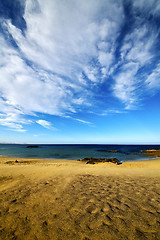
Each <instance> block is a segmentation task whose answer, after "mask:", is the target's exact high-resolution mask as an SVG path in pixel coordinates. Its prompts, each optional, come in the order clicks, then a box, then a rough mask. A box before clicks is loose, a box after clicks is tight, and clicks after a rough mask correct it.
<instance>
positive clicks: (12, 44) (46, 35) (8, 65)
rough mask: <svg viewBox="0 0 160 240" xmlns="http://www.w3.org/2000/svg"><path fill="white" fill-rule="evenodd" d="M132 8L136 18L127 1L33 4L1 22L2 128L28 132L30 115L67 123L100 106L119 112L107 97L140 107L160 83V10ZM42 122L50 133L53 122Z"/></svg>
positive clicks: (149, 5)
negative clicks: (159, 20) (159, 48)
mask: <svg viewBox="0 0 160 240" xmlns="http://www.w3.org/2000/svg"><path fill="white" fill-rule="evenodd" d="M128 3H129V5H130V15H129V16H127V15H126V14H125V11H124V9H125V6H124V5H125V4H124V2H123V1H121V0H115V1H108V0H101V1H96V0H88V1H84V0H77V1H74V0H70V1H55V0H46V1H42V0H36V1H33V0H26V1H23V4H22V5H20V6H21V7H22V8H23V11H20V16H19V19H18V20H17V22H15V21H13V19H11V17H10V16H7V17H6V16H4V15H3V16H1V19H0V24H1V28H2V31H1V34H0V46H1V48H0V76H1V79H0V96H1V105H3V106H2V108H1V113H2V114H3V116H2V118H1V120H0V124H1V125H3V126H4V125H5V126H7V124H8V126H9V127H10V128H12V129H16V130H18V131H24V129H23V124H25V123H28V122H27V121H26V122H25V120H24V118H25V115H32V116H33V115H35V114H36V115H37V117H38V114H39V113H44V114H50V115H57V116H62V117H63V116H66V115H67V114H70V115H71V114H72V113H78V111H79V109H81V111H83V110H84V111H88V112H89V111H91V110H92V111H93V112H94V111H96V109H98V108H99V106H101V108H102V109H101V112H104V111H108V110H109V109H113V108H115V106H114V107H113V106H111V105H110V104H107V101H106V100H104V99H107V97H108V98H113V99H114V98H115V99H118V100H119V101H120V103H121V104H122V105H123V108H124V109H128V110H129V109H132V108H135V105H136V106H137V105H139V101H140V99H141V98H142V95H143V92H142V91H141V90H140V88H141V86H143V85H145V88H144V89H145V91H148V92H149V91H150V89H151V86H152V89H153V88H154V89H155V88H156V87H157V84H158V83H157V81H158V80H157V78H158V76H159V67H158V66H159V65H157V68H155V67H153V66H151V62H152V60H153V59H155V58H156V56H157V55H156V54H157V53H156V52H155V49H154V46H155V45H156V44H157V42H158V37H159V28H158V26H157V25H156V24H155V25H154V27H152V26H151V23H150V21H148V20H146V16H148V15H151V14H152V16H153V15H154V14H155V17H156V16H158V13H159V11H160V4H159V3H158V1H154V0H151V1H147V2H146V1H144V0H140V1H138V0H136V1H128ZM142 9H145V10H144V11H143V12H144V15H143V14H141V12H142ZM20 19H21V20H22V22H21V24H20ZM131 19H132V23H131ZM128 22H130V23H131V25H130V26H128V24H129V23H128ZM22 23H23V24H22ZM24 23H25V24H24ZM147 65H149V70H146V69H145V73H144V68H145V67H146V66H147ZM152 70H153V72H152V73H151V71H152ZM147 86H148V87H147ZM149 86H150V88H149ZM102 94H103V95H104V98H103V97H102V96H101V95H102ZM100 102H101V104H100V105H99V106H98V104H99V103H100ZM109 102H112V101H109ZM102 103H103V104H102ZM102 106H103V107H102ZM117 109H118V107H117ZM118 111H119V110H117V113H118ZM120 112H121V110H120ZM10 113H11V114H12V117H13V114H14V115H15V116H16V118H15V119H14V120H12V119H11V118H9V115H8V114H10ZM22 116H23V118H22ZM22 119H23V121H22ZM77 121H79V122H84V123H89V122H88V121H86V122H85V121H83V120H80V119H78V118H77ZM37 123H38V124H40V125H42V126H43V127H46V128H50V123H49V122H47V121H46V120H41V119H40V120H37Z"/></svg>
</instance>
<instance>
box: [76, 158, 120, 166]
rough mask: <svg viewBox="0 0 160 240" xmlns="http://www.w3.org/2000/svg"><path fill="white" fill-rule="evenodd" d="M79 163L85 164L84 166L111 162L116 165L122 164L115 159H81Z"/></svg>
mask: <svg viewBox="0 0 160 240" xmlns="http://www.w3.org/2000/svg"><path fill="white" fill-rule="evenodd" d="M80 161H83V162H86V164H95V163H105V162H112V163H115V164H117V165H120V164H122V163H121V162H120V161H119V160H118V159H117V158H92V157H90V158H83V159H81V160H80Z"/></svg>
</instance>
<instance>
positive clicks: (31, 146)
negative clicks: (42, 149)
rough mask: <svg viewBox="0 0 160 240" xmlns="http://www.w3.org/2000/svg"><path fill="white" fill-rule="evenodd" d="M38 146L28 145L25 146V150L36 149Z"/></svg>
mask: <svg viewBox="0 0 160 240" xmlns="http://www.w3.org/2000/svg"><path fill="white" fill-rule="evenodd" d="M38 147H39V146H38V145H28V146H26V148H38Z"/></svg>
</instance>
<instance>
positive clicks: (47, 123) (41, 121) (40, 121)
mask: <svg viewBox="0 0 160 240" xmlns="http://www.w3.org/2000/svg"><path fill="white" fill-rule="evenodd" d="M36 122H37V123H38V124H39V125H41V126H42V127H44V128H48V129H55V128H54V127H53V126H52V125H51V123H50V122H48V121H46V120H42V119H40V120H38V121H36Z"/></svg>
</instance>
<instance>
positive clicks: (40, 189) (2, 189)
mask: <svg viewBox="0 0 160 240" xmlns="http://www.w3.org/2000/svg"><path fill="white" fill-rule="evenodd" d="M0 239H3V240H4V239H7V240H9V239H18V240H23V239H30V240H33V239H38V240H43V239H44V240H45V239H47V240H48V239H51V240H54V239H55V240H60V239H63V240H64V239H67V240H70V239H83V240H89V239H93V240H100V239H107V240H110V239H114V240H116V239H118V240H119V239H141V240H142V239H157V240H158V239H160V159H155V160H149V161H138V162H125V163H123V164H121V165H114V164H113V163H99V164H95V165H89V164H85V163H84V162H79V161H73V160H43V159H41V160H40V159H17V158H5V157H1V158H0Z"/></svg>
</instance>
